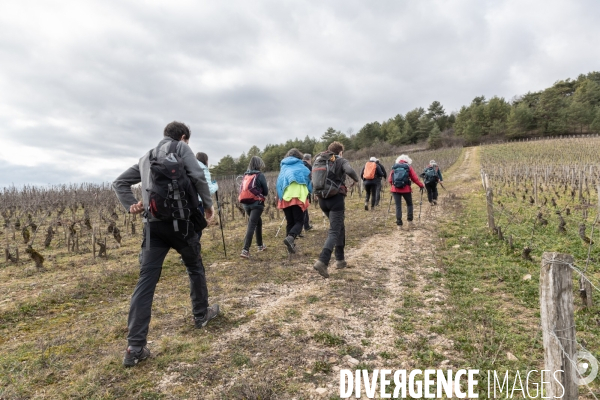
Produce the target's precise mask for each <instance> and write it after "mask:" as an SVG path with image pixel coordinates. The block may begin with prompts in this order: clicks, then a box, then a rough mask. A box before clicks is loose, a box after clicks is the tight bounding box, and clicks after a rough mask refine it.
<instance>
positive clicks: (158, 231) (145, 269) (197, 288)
mask: <svg viewBox="0 0 600 400" xmlns="http://www.w3.org/2000/svg"><path fill="white" fill-rule="evenodd" d="M183 225H185V223H180V224H179V228H180V231H179V232H175V230H174V228H173V222H166V221H157V222H147V223H146V224H145V225H144V241H143V242H142V263H141V266H140V277H139V279H138V282H137V285H136V286H135V289H134V291H133V295H132V296H131V304H130V307H129V318H128V320H127V327H128V329H129V334H128V335H127V342H128V344H129V345H130V346H145V345H146V338H147V336H148V327H149V325H150V318H151V315H152V301H153V299H154V290H155V289H156V284H157V283H158V280H159V279H160V274H161V271H162V265H163V262H164V260H165V257H166V256H167V253H168V252H169V250H170V249H175V250H176V251H177V252H178V253H179V254H181V258H182V259H183V262H184V264H185V267H186V269H187V273H188V277H189V281H190V298H191V300H192V314H193V315H194V317H201V316H204V314H205V313H206V308H207V307H208V289H207V287H206V276H205V273H204V265H203V264H202V257H201V255H200V241H199V236H198V234H197V233H195V232H194V231H193V229H192V228H190V229H189V233H188V235H187V236H185V237H184V236H183V233H182V232H184V233H185V232H186V228H185V226H183ZM148 228H150V245H149V246H146V240H147V229H148Z"/></svg>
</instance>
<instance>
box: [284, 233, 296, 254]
mask: <svg viewBox="0 0 600 400" xmlns="http://www.w3.org/2000/svg"><path fill="white" fill-rule="evenodd" d="M283 244H285V245H286V246H287V249H288V253H291V254H293V253H295V252H296V245H295V244H294V237H293V236H287V237H286V238H285V239H283Z"/></svg>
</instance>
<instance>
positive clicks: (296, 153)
mask: <svg viewBox="0 0 600 400" xmlns="http://www.w3.org/2000/svg"><path fill="white" fill-rule="evenodd" d="M303 156H304V155H303V154H302V153H301V152H300V150H298V149H290V150H289V151H288V152H287V153H286V154H285V157H296V158H297V159H298V160H302V157H303ZM285 157H284V158H285Z"/></svg>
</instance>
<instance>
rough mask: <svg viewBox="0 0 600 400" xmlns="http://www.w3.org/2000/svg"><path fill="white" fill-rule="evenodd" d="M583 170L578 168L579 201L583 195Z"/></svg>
mask: <svg viewBox="0 0 600 400" xmlns="http://www.w3.org/2000/svg"><path fill="white" fill-rule="evenodd" d="M582 191H583V170H579V201H581V199H582V197H583V193H582Z"/></svg>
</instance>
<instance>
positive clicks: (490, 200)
mask: <svg viewBox="0 0 600 400" xmlns="http://www.w3.org/2000/svg"><path fill="white" fill-rule="evenodd" d="M485 198H486V201H487V214H488V226H489V228H490V231H491V232H492V233H494V231H495V230H496V223H495V222H494V192H493V191H492V188H491V187H488V188H487V191H486V193H485Z"/></svg>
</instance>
